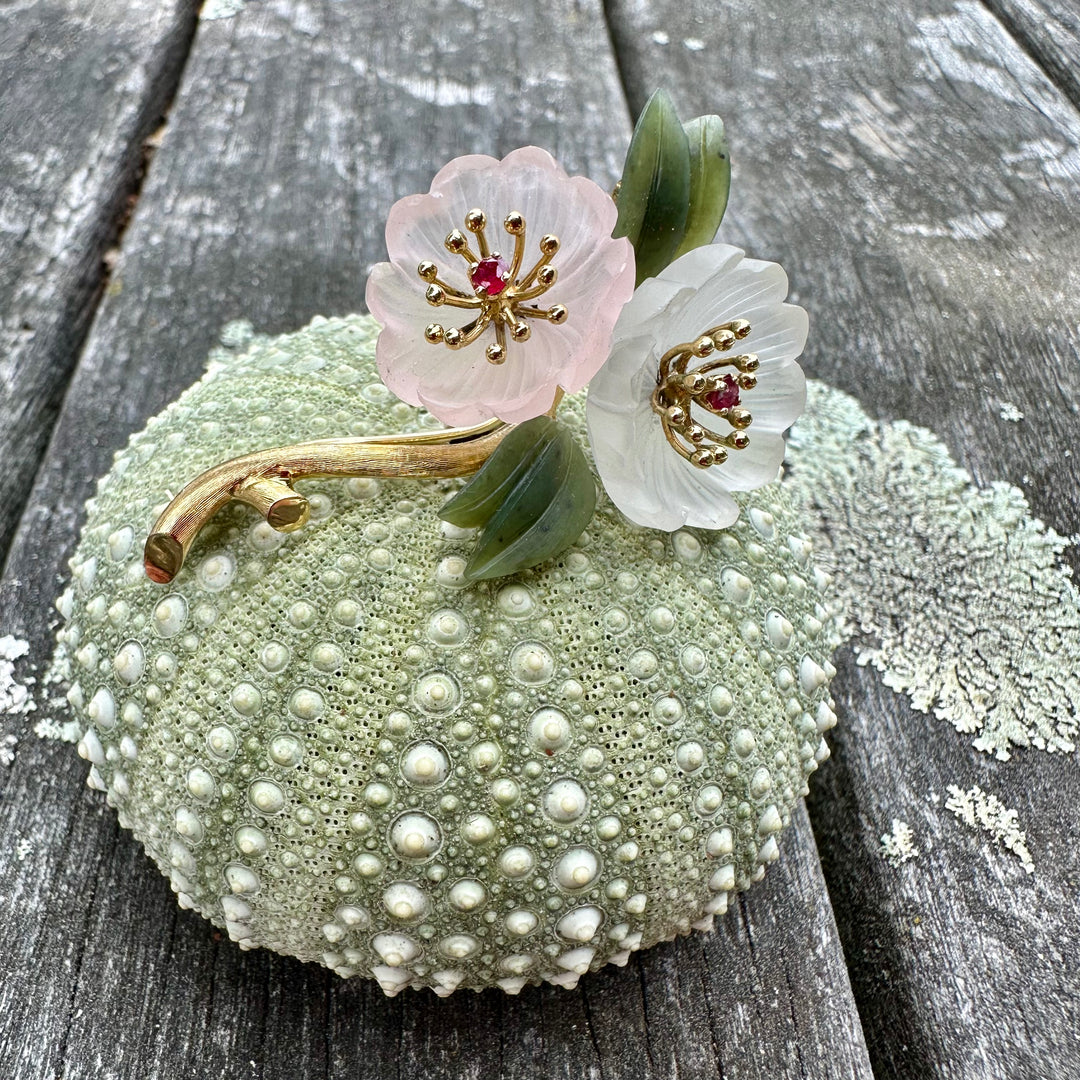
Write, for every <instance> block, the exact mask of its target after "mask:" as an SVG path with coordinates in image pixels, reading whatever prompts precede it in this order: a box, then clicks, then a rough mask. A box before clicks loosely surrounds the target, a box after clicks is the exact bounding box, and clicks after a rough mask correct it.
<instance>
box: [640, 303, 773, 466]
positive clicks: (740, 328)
mask: <svg viewBox="0 0 1080 1080" xmlns="http://www.w3.org/2000/svg"><path fill="white" fill-rule="evenodd" d="M749 333H750V324H749V323H748V322H747V321H746V320H745V319H733V320H732V321H731V322H728V323H724V324H723V325H721V326H714V327H713V328H712V329H711V330H706V331H705V333H704V334H702V335H701V337H699V338H697V339H696V340H695V341H690V342H686V343H684V344H682V345H676V346H675V347H674V348H673V349H668V351H667V352H666V353H664V355H663V356H662V357H661V359H660V368H659V370H658V371H657V374H656V389H655V390H654V391H653V394H652V407H653V411H654V412H655V413H658V414H659V416H660V423H661V424H662V425H663V428H664V436H665V437H666V438H667V441H668V443H669V444H670V446H671V447H672V449H673V450H675V451H676V452H677V453H678V454H679V455H680V456H682V457H683V458H685V459H686V460H687V461H689V462H690V463H691V464H692V465H696V466H697V467H698V468H699V469H707V468H708V467H709V466H710V465H721V464H723V463H724V462H725V461H727V457H728V451H729V450H745V449H746V447H747V446H749V445H750V436H749V435H747V434H746V428H748V427H749V426H750V423H751V421H752V420H753V417H752V416H751V415H750V413H749V412H748V411H747V410H746V409H744V408H741V407H740V402H741V395H742V392H743V391H744V390H753V388H754V387H755V386H756V385H757V376H756V375H755V374H754V372H755V371H756V370H757V367H758V358H757V357H756V356H755V355H754V354H753V353H743V354H742V355H738V356H722V357H715V358H714V359H712V360H709V362H708V363H706V364H702V365H700V366H699V367H696V368H695V369H694V370H692V371H691V370H690V364H691V362H692V361H693V360H705V359H706V358H708V357H710V356H713V354H714V353H726V352H729V351H730V350H731V349H732V348H733V347H734V345H735V343H736V342H737V341H741V340H742V339H743V338H745V337H746V335H747V334H749ZM725 367H732V368H735V370H736V372H737V374H735V375H733V374H730V373H727V372H725V373H723V374H720V373H719V372H720V369H721V368H725ZM695 406H696V407H698V408H699V409H703V410H704V411H705V412H707V413H709V414H711V415H713V416H717V417H719V418H720V419H721V420H726V421H727V423H728V424H729V425H730V426H731V431H729V432H728V433H727V434H726V435H722V434H720V433H719V432H716V431H710V430H709V428H707V427H704V426H703V425H702V424H700V423H699V422H698V421H697V420H696V419H695V417H694V408H695Z"/></svg>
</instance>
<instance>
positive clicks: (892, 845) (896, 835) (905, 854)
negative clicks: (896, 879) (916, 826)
mask: <svg viewBox="0 0 1080 1080" xmlns="http://www.w3.org/2000/svg"><path fill="white" fill-rule="evenodd" d="M920 854H922V853H921V852H920V850H919V848H918V847H917V846H916V844H915V834H914V833H913V832H912V831H911V826H910V825H909V824H908V823H907V822H906V821H901V820H900V819H899V818H893V821H892V832H887V833H884V834H883V835H882V837H881V855H882V858H884V859H885V860H886V862H888V863H889V864H890V865H891V866H903V864H904V863H906V862H908V861H909V860H910V859H917V858H918V857H919V855H920Z"/></svg>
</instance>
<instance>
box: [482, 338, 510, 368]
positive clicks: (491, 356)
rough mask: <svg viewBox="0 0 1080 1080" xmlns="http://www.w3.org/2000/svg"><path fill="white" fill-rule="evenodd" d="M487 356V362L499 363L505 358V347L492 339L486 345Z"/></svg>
mask: <svg viewBox="0 0 1080 1080" xmlns="http://www.w3.org/2000/svg"><path fill="white" fill-rule="evenodd" d="M487 358H488V363H489V364H501V363H503V361H505V360H506V349H505V348H503V346H502V345H500V344H499V343H498V342H497V341H493V342H492V343H491V344H490V345H489V346H488V347H487Z"/></svg>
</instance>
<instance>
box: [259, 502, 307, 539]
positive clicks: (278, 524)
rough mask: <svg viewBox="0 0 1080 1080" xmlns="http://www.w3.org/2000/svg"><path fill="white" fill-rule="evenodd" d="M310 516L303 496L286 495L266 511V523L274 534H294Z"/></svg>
mask: <svg viewBox="0 0 1080 1080" xmlns="http://www.w3.org/2000/svg"><path fill="white" fill-rule="evenodd" d="M310 516H311V504H310V503H309V502H308V501H307V499H305V498H304V496H303V495H296V494H293V495H286V496H285V498H283V499H278V501H277V502H275V503H274V504H273V506H271V507H270V509H269V510H267V511H266V522H267V524H268V525H269V526H270V528H271V529H274V530H275V531H276V532H283V533H288V532H296V530H297V529H300V528H303V526H304V525H306V524H307V521H308V518H309V517H310Z"/></svg>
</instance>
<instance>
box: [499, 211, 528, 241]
mask: <svg viewBox="0 0 1080 1080" xmlns="http://www.w3.org/2000/svg"><path fill="white" fill-rule="evenodd" d="M503 228H504V229H505V230H506V231H507V232H508V233H510V235H511V236H517V234H518V233H521V232H524V231H525V218H524V217H522V215H521V214H520V213H519V212H518V211H517V210H511V211H510V213H509V214H507V215H506V219H505V220H504V221H503Z"/></svg>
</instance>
